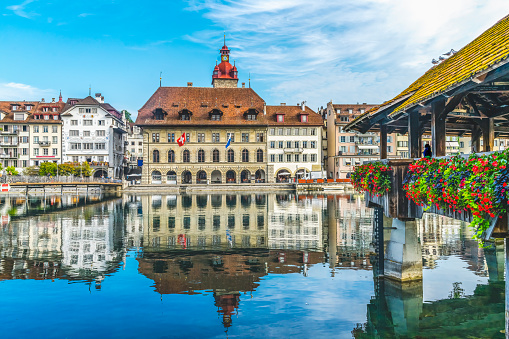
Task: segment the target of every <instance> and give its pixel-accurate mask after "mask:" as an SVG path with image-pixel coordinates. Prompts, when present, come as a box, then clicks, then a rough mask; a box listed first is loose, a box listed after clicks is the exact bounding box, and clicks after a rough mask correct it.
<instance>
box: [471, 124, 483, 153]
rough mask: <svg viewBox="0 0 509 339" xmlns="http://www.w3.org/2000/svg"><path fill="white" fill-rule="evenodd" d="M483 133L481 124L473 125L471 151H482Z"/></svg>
mask: <svg viewBox="0 0 509 339" xmlns="http://www.w3.org/2000/svg"><path fill="white" fill-rule="evenodd" d="M481 133H482V132H481V128H480V127H479V125H474V126H472V136H471V153H478V152H481Z"/></svg>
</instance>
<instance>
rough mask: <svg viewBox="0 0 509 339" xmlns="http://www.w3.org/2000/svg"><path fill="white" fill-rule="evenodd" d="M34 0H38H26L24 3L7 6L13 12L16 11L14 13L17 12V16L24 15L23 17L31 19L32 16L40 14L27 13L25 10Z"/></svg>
mask: <svg viewBox="0 0 509 339" xmlns="http://www.w3.org/2000/svg"><path fill="white" fill-rule="evenodd" d="M34 1H36V0H25V1H24V2H22V3H21V4H19V5H12V6H7V7H6V8H7V9H8V10H11V11H13V12H14V14H16V15H17V16H20V17H22V18H27V19H30V18H32V17H33V16H35V15H38V14H37V13H34V12H30V13H27V12H26V11H25V7H26V6H27V5H28V4H30V3H32V2H34Z"/></svg>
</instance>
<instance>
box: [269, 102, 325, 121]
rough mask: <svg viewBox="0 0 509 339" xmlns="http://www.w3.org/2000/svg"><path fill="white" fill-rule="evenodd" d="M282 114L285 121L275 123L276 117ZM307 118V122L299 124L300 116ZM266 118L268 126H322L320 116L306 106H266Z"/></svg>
mask: <svg viewBox="0 0 509 339" xmlns="http://www.w3.org/2000/svg"><path fill="white" fill-rule="evenodd" d="M278 114H284V116H285V119H284V120H285V121H284V122H277V115H278ZM301 114H305V115H307V116H308V122H300V115H301ZM267 118H268V122H269V125H270V126H323V119H322V116H321V115H320V114H318V113H316V112H315V111H313V110H312V109H311V108H309V107H307V106H306V110H305V111H303V110H302V107H301V106H267Z"/></svg>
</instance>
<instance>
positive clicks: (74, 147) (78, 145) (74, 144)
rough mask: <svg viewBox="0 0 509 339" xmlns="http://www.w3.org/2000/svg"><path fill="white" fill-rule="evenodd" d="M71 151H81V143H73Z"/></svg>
mask: <svg viewBox="0 0 509 339" xmlns="http://www.w3.org/2000/svg"><path fill="white" fill-rule="evenodd" d="M71 149H73V150H76V149H81V143H79V142H71Z"/></svg>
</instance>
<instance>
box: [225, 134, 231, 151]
mask: <svg viewBox="0 0 509 339" xmlns="http://www.w3.org/2000/svg"><path fill="white" fill-rule="evenodd" d="M231 142H232V135H231V134H230V136H229V137H228V142H226V146H224V148H228V146H230V143H231Z"/></svg>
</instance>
